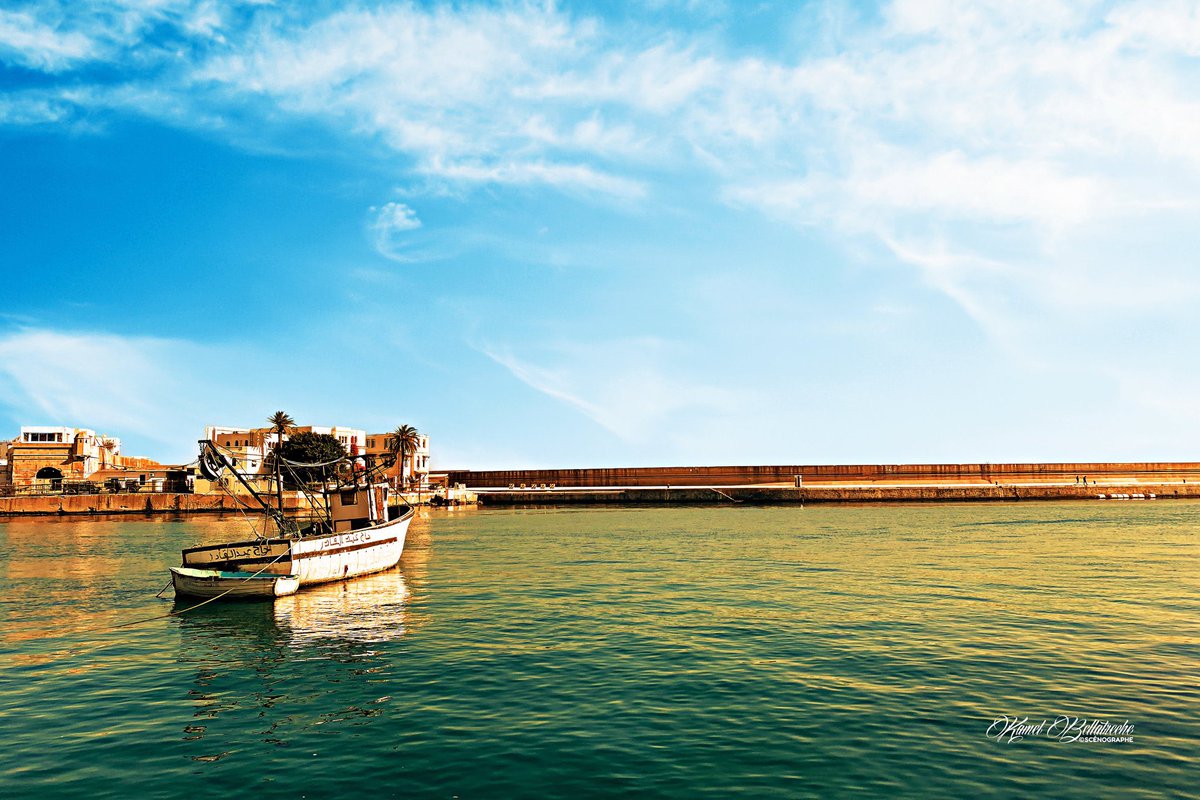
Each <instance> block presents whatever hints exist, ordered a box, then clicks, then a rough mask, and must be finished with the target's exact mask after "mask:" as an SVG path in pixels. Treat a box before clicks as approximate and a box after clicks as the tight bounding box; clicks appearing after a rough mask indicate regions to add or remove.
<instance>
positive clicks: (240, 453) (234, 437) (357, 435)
mask: <svg viewBox="0 0 1200 800" xmlns="http://www.w3.org/2000/svg"><path fill="white" fill-rule="evenodd" d="M291 432H292V433H323V434H326V435H329V436H332V437H334V438H335V439H337V440H338V442H339V443H341V445H342V447H343V448H344V449H345V451H346V452H347V453H350V454H352V455H354V454H358V453H363V452H366V446H367V432H366V431H364V430H360V429H358V428H348V427H346V426H344V425H334V426H333V427H323V426H320V425H298V426H295V427H293V428H292V429H291ZM204 438H205V439H208V440H209V441H211V442H213V443H215V444H216V445H217V446H218V447H219V448H221V450H222V451H223V452H224V453H225V455H226V456H229V457H230V458H232V459H233V462H234V466H235V467H237V468H238V471H240V472H242V473H244V474H248V475H269V474H270V473H271V464H270V455H271V451H273V450H274V449H275V447H276V446H277V445H278V441H279V436H278V434H276V433H275V430H274V429H273V428H270V427H265V428H229V427H221V426H218V425H209V426H208V427H206V428H205V429H204ZM283 440H284V441H285V442H286V441H287V440H288V434H286V433H285V434H284V435H283Z"/></svg>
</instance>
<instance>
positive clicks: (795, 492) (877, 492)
mask: <svg viewBox="0 0 1200 800" xmlns="http://www.w3.org/2000/svg"><path fill="white" fill-rule="evenodd" d="M1185 498H1200V482H1198V483H1187V484H1165V485H1156V484H1143V483H1138V484H1126V485H1107V486H1102V487H1093V486H1088V487H1084V486H1003V485H1001V486H996V485H990V486H989V485H977V486H841V487H804V488H800V489H796V488H787V487H774V486H736V487H732V486H727V487H724V488H720V489H717V488H715V487H700V486H685V487H672V488H670V489H666V488H645V487H630V488H624V489H552V490H551V489H545V490H530V489H526V490H521V489H516V490H510V489H495V490H485V491H480V492H479V503H480V505H483V506H566V505H739V504H746V505H786V504H804V503H906V502H915V503H928V502H971V501H980V502H988V501H991V502H998V501H1014V500H1035V501H1036V500H1094V501H1100V500H1104V501H1105V502H1110V503H1119V502H1126V501H1128V502H1142V501H1156V500H1169V499H1185Z"/></svg>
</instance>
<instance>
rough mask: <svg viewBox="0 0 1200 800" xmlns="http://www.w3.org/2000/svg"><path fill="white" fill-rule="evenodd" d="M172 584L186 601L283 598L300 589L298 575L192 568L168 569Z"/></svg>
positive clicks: (177, 593) (178, 594)
mask: <svg viewBox="0 0 1200 800" xmlns="http://www.w3.org/2000/svg"><path fill="white" fill-rule="evenodd" d="M171 582H172V584H174V586H175V594H176V595H177V596H188V597H220V596H224V597H229V598H238V597H272V598H273V597H286V596H287V595H289V594H295V593H296V590H297V589H299V588H300V576H299V575H275V574H272V573H270V572H260V573H255V572H226V571H222V570H216V569H192V568H191V567H171Z"/></svg>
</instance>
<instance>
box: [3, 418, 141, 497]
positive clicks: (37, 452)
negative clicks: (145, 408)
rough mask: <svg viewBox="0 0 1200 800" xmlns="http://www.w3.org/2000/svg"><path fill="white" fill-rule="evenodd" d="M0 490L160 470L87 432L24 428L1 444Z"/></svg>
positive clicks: (114, 441) (54, 485)
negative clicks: (111, 474)
mask: <svg viewBox="0 0 1200 800" xmlns="http://www.w3.org/2000/svg"><path fill="white" fill-rule="evenodd" d="M0 461H2V462H3V463H2V464H0V486H4V487H10V488H18V489H19V488H33V489H50V490H53V489H59V488H62V484H63V482H64V481H86V480H91V479H92V478H93V476H94V475H96V474H97V473H99V472H101V471H102V470H103V471H105V472H112V471H120V472H125V473H130V474H135V476H136V473H138V472H139V471H143V472H144V471H146V470H153V469H154V468H161V467H162V465H161V464H159V463H158V462H156V461H153V460H151V459H149V458H140V457H128V456H123V455H121V440H120V439H118V438H116V437H115V436H104V435H101V434H97V433H96V432H95V431H94V430H92V429H90V428H73V427H69V426H52V425H23V426H22V427H21V434H20V435H19V436H18V437H17V438H15V439H13V440H12V441H9V442H3V443H0Z"/></svg>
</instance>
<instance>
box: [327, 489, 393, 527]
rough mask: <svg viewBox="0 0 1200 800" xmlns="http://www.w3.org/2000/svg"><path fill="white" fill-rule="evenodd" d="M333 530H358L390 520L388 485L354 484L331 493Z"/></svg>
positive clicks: (330, 508)
mask: <svg viewBox="0 0 1200 800" xmlns="http://www.w3.org/2000/svg"><path fill="white" fill-rule="evenodd" d="M329 518H330V519H331V520H332V521H333V532H334V533H342V532H344V531H356V530H359V529H360V528H368V527H370V526H372V525H379V524H381V523H384V522H387V521H388V487H387V486H384V485H382V484H380V485H378V486H352V487H349V488H346V489H342V490H340V491H336V492H330V493H329Z"/></svg>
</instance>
